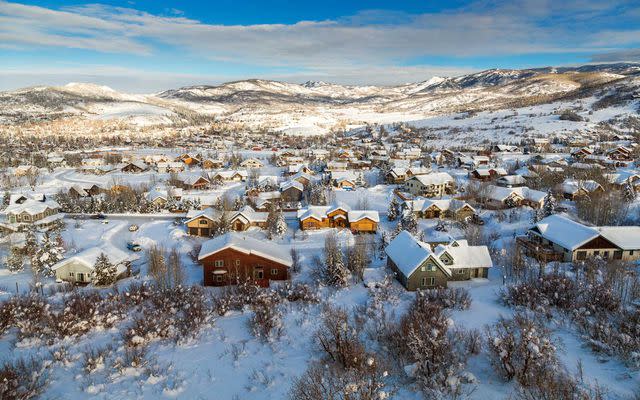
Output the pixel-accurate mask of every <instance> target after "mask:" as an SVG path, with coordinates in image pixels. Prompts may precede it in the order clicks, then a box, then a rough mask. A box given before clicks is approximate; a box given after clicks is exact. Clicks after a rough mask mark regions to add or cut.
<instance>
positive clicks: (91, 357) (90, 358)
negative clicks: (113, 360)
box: [82, 346, 113, 374]
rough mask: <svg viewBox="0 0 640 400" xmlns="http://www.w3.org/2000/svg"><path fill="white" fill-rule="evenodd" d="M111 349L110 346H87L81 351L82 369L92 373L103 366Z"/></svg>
mask: <svg viewBox="0 0 640 400" xmlns="http://www.w3.org/2000/svg"><path fill="white" fill-rule="evenodd" d="M112 351H113V348H112V347H111V346H105V347H100V348H93V347H92V348H88V349H86V350H85V351H84V352H83V353H82V369H83V370H84V372H86V373H87V374H91V373H94V372H96V371H99V370H101V369H103V368H104V367H105V363H106V361H107V357H108V356H109V354H110V353H111V352H112Z"/></svg>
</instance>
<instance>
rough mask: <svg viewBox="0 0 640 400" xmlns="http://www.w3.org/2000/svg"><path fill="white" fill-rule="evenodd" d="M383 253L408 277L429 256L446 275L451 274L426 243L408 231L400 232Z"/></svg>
mask: <svg viewBox="0 0 640 400" xmlns="http://www.w3.org/2000/svg"><path fill="white" fill-rule="evenodd" d="M384 251H385V253H387V257H389V258H390V259H391V260H392V261H393V263H394V264H395V265H396V266H397V267H398V269H399V270H400V272H401V273H402V274H403V275H404V276H406V277H407V278H408V277H410V276H411V275H412V274H413V273H414V272H415V271H416V270H417V269H418V268H419V267H420V266H421V265H422V264H423V263H424V262H425V261H427V259H428V258H429V257H432V259H433V261H434V264H435V265H436V266H438V268H440V269H441V270H442V271H443V272H444V273H445V274H446V275H447V276H451V271H449V269H448V268H447V267H446V266H444V265H443V264H442V263H441V262H440V260H439V259H438V258H437V257H436V255H435V253H434V252H433V251H431V247H429V245H428V244H427V243H424V242H420V241H418V240H416V238H414V237H413V236H412V235H411V234H410V233H409V232H407V231H402V232H400V233H399V234H398V235H397V236H396V237H395V238H394V239H393V240H392V241H391V243H389V245H388V246H387V247H386V248H385V250H384Z"/></svg>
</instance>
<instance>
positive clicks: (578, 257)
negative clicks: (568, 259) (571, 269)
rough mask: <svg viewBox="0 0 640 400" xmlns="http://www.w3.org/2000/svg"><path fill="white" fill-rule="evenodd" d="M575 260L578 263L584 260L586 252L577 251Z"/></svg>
mask: <svg viewBox="0 0 640 400" xmlns="http://www.w3.org/2000/svg"><path fill="white" fill-rule="evenodd" d="M576 258H577V259H578V260H580V261H582V260H585V259H586V258H587V252H586V251H584V250H582V251H579V252H578V254H577V256H576Z"/></svg>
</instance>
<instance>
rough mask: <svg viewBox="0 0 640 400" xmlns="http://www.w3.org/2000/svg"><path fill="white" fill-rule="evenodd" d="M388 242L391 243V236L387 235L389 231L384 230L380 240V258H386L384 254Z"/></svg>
mask: <svg viewBox="0 0 640 400" xmlns="http://www.w3.org/2000/svg"><path fill="white" fill-rule="evenodd" d="M388 244H389V237H388V235H387V232H385V231H382V233H381V234H380V241H379V242H378V256H379V258H380V259H383V258H384V255H385V252H384V250H385V249H386V248H387V245H388Z"/></svg>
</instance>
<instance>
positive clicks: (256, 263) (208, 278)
mask: <svg viewBox="0 0 640 400" xmlns="http://www.w3.org/2000/svg"><path fill="white" fill-rule="evenodd" d="M198 261H199V262H200V263H201V264H202V272H203V283H204V285H205V286H225V285H233V284H236V283H239V282H245V281H247V280H249V281H252V282H254V283H255V284H257V285H259V286H261V287H268V286H269V282H270V281H272V280H278V281H282V280H287V279H289V267H290V266H291V264H292V260H291V256H290V255H289V252H287V251H286V250H285V249H284V248H282V247H281V246H279V245H276V244H274V243H272V242H268V241H262V240H258V239H254V238H250V237H247V236H245V235H242V234H238V233H235V232H230V233H226V234H224V235H222V236H218V237H217V238H215V239H211V240H209V241H207V242H205V243H204V244H203V245H202V248H201V249H200V254H199V256H198Z"/></svg>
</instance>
